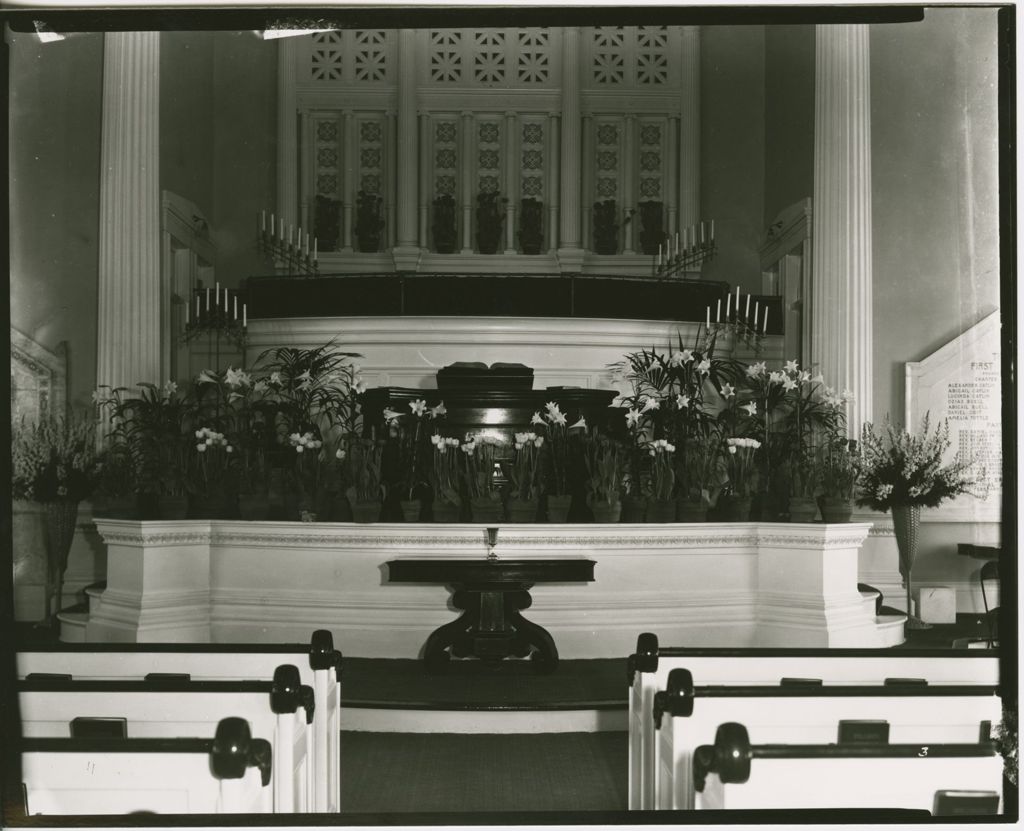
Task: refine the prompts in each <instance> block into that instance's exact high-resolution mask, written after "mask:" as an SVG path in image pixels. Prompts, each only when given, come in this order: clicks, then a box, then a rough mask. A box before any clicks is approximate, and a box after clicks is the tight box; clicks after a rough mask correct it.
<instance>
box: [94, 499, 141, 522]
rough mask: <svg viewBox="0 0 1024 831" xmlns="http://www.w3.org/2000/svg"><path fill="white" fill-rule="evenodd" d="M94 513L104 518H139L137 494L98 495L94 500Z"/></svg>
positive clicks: (95, 515)
mask: <svg viewBox="0 0 1024 831" xmlns="http://www.w3.org/2000/svg"><path fill="white" fill-rule="evenodd" d="M92 515H93V516H94V517H99V518H102V519H138V517H139V514H138V504H137V502H136V499H135V495H134V494H129V495H127V496H99V495H97V496H96V497H95V498H94V499H93V502H92Z"/></svg>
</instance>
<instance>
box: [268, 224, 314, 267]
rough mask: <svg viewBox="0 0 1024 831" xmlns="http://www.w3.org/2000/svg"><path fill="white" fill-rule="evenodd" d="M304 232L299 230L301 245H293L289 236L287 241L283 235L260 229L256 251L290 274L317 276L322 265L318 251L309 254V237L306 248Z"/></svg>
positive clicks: (307, 237) (307, 236)
mask: <svg viewBox="0 0 1024 831" xmlns="http://www.w3.org/2000/svg"><path fill="white" fill-rule="evenodd" d="M301 236H302V230H301V229H299V237H300V240H299V243H298V244H293V243H292V240H291V237H290V235H289V238H288V239H285V238H284V236H283V234H281V235H278V234H275V233H273V231H269V232H268V231H266V230H264V229H262V228H261V229H259V230H258V231H257V232H256V250H257V251H259V253H260V254H263V255H264V256H266V257H270V259H272V260H273V261H274V263H275V264H276V266H277V267H278V268H279V269H282V270H283V271H285V272H286V273H288V274H305V275H316V274H319V273H320V263H319V261H318V260H317V257H316V249H314V250H313V253H312V255H311V254H310V252H309V235H308V234H307V235H306V246H305V249H303V246H302V240H301Z"/></svg>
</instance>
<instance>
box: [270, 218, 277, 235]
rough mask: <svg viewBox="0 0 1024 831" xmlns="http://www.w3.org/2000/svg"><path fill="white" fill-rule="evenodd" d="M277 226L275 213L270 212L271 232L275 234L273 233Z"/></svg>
mask: <svg viewBox="0 0 1024 831" xmlns="http://www.w3.org/2000/svg"><path fill="white" fill-rule="evenodd" d="M276 228H277V223H276V221H275V220H274V214H273V213H271V214H270V233H271V234H273V233H274V230H275V229H276Z"/></svg>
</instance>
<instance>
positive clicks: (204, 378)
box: [196, 369, 220, 384]
mask: <svg viewBox="0 0 1024 831" xmlns="http://www.w3.org/2000/svg"><path fill="white" fill-rule="evenodd" d="M196 380H197V381H198V382H199V383H200V384H216V383H218V382H219V380H220V379H219V378H217V375H216V374H215V373H213V372H211V371H210V370H208V369H204V370H203V371H202V372H200V373H199V377H198V378H197V379H196Z"/></svg>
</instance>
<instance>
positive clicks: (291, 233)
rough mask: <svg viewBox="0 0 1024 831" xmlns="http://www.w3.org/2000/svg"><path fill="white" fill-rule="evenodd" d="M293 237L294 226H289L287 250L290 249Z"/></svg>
mask: <svg viewBox="0 0 1024 831" xmlns="http://www.w3.org/2000/svg"><path fill="white" fill-rule="evenodd" d="M294 235H295V226H294V225H289V226H288V247H289V248H291V247H292V237H293V236H294Z"/></svg>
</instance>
